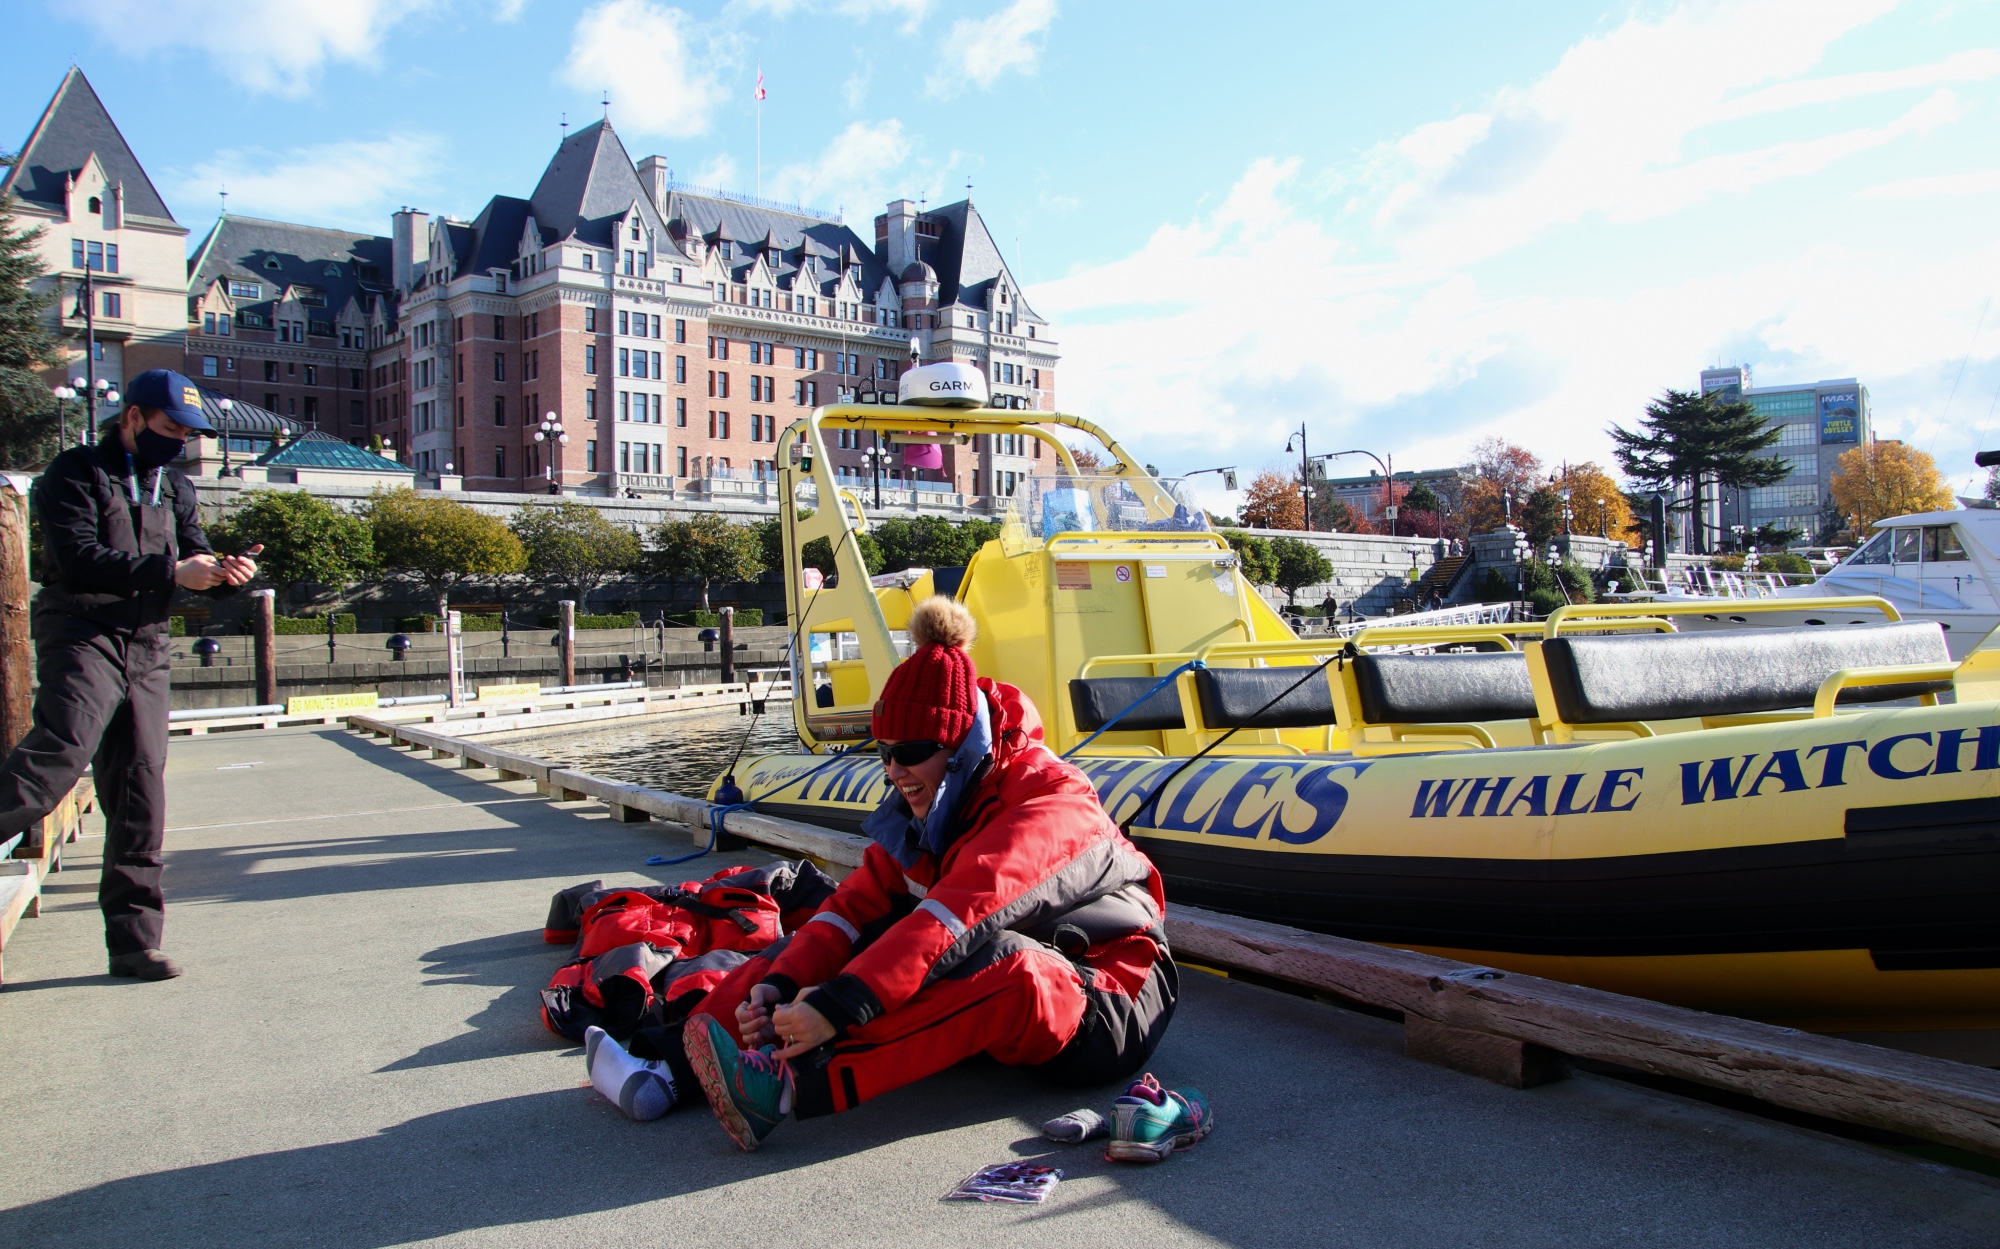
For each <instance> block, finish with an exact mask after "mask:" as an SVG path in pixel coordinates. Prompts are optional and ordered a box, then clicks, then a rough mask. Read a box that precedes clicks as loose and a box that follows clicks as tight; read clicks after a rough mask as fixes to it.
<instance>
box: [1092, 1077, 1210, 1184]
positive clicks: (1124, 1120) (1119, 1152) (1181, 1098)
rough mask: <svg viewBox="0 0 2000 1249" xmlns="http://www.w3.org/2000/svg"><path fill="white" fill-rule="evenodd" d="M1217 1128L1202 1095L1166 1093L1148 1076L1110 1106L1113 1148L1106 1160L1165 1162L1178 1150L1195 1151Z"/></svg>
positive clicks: (1195, 1093) (1194, 1091) (1165, 1090)
mask: <svg viewBox="0 0 2000 1249" xmlns="http://www.w3.org/2000/svg"><path fill="white" fill-rule="evenodd" d="M1214 1126H1215V1121H1214V1119H1212V1118H1211V1117H1210V1116H1209V1113H1208V1099H1207V1098H1205V1097H1203V1096H1202V1095H1201V1094H1200V1092H1198V1091H1197V1090H1195V1089H1188V1090H1187V1091H1186V1092H1179V1091H1177V1090H1174V1089H1163V1088H1161V1087H1160V1082H1159V1081H1158V1080H1155V1079H1154V1078H1153V1076H1152V1073H1151V1072H1148V1073H1147V1074H1146V1075H1144V1076H1143V1077H1141V1078H1140V1080H1139V1082H1138V1083H1137V1084H1134V1085H1133V1086H1132V1087H1131V1088H1129V1089H1127V1090H1125V1096H1123V1097H1121V1098H1119V1099H1118V1100H1117V1101H1115V1102H1112V1103H1111V1144H1110V1146H1109V1147H1107V1148H1106V1149H1105V1151H1104V1156H1105V1157H1106V1158H1108V1159H1110V1160H1111V1161H1113V1162H1162V1161H1164V1160H1165V1159H1166V1156H1167V1155H1168V1154H1171V1153H1173V1152H1175V1151H1176V1150H1181V1149H1192V1148H1194V1146H1195V1142H1197V1141H1199V1140H1200V1139H1201V1138H1202V1137H1204V1136H1207V1135H1208V1130H1209V1129H1210V1128H1212V1127H1214Z"/></svg>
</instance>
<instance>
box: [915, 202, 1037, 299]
mask: <svg viewBox="0 0 2000 1249" xmlns="http://www.w3.org/2000/svg"><path fill="white" fill-rule="evenodd" d="M923 220H925V221H932V222H936V223H937V224H938V225H940V226H942V227H943V230H942V232H941V233H942V237H940V238H934V239H927V238H923V237H922V236H921V235H920V236H919V237H918V240H917V242H918V251H919V252H920V253H921V255H922V256H923V259H924V260H925V261H926V262H927V263H929V264H930V265H931V266H932V267H933V268H935V269H936V270H937V273H938V306H939V307H941V308H943V307H949V306H951V305H952V304H955V303H963V304H966V305H967V306H969V307H973V308H986V309H987V310H988V311H991V308H990V306H989V305H988V303H987V299H988V297H989V296H990V295H991V294H992V291H993V282H994V280H995V279H996V278H998V277H1000V276H1001V275H1002V274H1006V276H1007V284H1008V285H1009V286H1011V287H1012V288H1013V289H1014V293H1015V299H1016V301H1017V302H1016V305H1015V306H1016V307H1018V308H1019V309H1020V311H1019V313H1018V314H1017V315H1019V316H1020V318H1021V319H1022V320H1023V321H1032V322H1034V323H1036V324H1038V325H1046V324H1048V322H1047V321H1045V320H1043V319H1042V318H1041V317H1040V316H1039V315H1037V314H1036V312H1035V311H1034V309H1032V308H1030V307H1028V301H1027V299H1026V297H1024V296H1022V295H1021V293H1020V292H1021V283H1020V282H1019V281H1018V280H1017V279H1016V278H1015V277H1014V275H1013V274H1012V273H1011V272H1009V271H1008V269H1007V262H1006V260H1005V259H1003V258H1002V257H1001V255H1000V245H999V244H998V243H995V242H994V241H993V235H992V234H991V233H990V232H989V231H988V230H987V229H986V222H985V221H984V220H983V219H982V218H981V217H980V215H979V210H978V209H977V208H974V207H973V206H972V201H971V200H960V201H959V202H958V203H956V204H947V205H945V206H944V207H943V208H938V209H933V210H932V211H930V212H927V213H925V214H924V215H923Z"/></svg>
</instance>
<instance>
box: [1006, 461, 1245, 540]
mask: <svg viewBox="0 0 2000 1249" xmlns="http://www.w3.org/2000/svg"><path fill="white" fill-rule="evenodd" d="M1004 523H1005V528H1006V533H1007V534H1008V535H1011V536H1012V538H1013V540H1014V541H1016V542H1019V543H1021V544H1023V545H1026V546H1039V545H1041V544H1042V543H1044V542H1047V541H1048V540H1049V539H1050V538H1052V537H1054V536H1055V535H1057V534H1059V533H1201V532H1205V531H1206V530H1207V529H1208V528H1209V524H1208V515H1207V513H1205V512H1203V511H1202V510H1201V507H1200V506H1199V505H1198V504H1196V503H1195V502H1194V499H1193V496H1192V495H1191V494H1190V493H1188V491H1187V490H1186V488H1185V486H1184V484H1183V483H1182V482H1180V481H1178V480H1162V479H1160V478H1150V477H1132V476H1118V477H1112V476H1102V477H1098V476H1077V477H1071V476H1069V475H1067V474H1057V475H1055V476H1051V477H1024V478H1021V479H1020V480H1019V481H1017V482H1016V483H1015V486H1014V493H1013V494H1012V495H1010V496H1009V497H1008V499H1007V511H1006V519H1005V522H1004Z"/></svg>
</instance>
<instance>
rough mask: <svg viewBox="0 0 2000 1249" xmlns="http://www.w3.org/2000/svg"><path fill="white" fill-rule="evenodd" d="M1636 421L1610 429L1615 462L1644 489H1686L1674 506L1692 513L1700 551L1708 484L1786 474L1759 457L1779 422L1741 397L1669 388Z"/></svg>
mask: <svg viewBox="0 0 2000 1249" xmlns="http://www.w3.org/2000/svg"><path fill="white" fill-rule="evenodd" d="M1639 426H1640V427H1639V429H1638V430H1637V431H1633V430H1628V429H1624V428H1622V427H1620V426H1617V425H1613V426H1612V427H1611V429H1610V431H1609V432H1610V434H1611V441H1612V444H1613V445H1612V454H1613V455H1615V456H1616V457H1617V458H1618V467H1619V468H1620V469H1621V470H1623V472H1624V473H1625V475H1626V476H1627V477H1629V478H1631V479H1632V480H1633V481H1634V482H1635V483H1637V484H1638V485H1640V486H1641V487H1643V488H1644V489H1648V490H1671V489H1674V488H1676V487H1680V488H1683V489H1684V490H1685V499H1684V501H1683V502H1682V504H1681V505H1680V507H1679V508H1678V509H1677V510H1681V511H1687V512H1691V513H1692V514H1693V516H1694V519H1695V524H1694V526H1693V529H1692V532H1693V534H1694V548H1695V550H1696V551H1697V552H1699V553H1705V552H1706V551H1707V549H1708V535H1707V533H1706V532H1705V526H1704V525H1703V524H1702V511H1703V500H1704V499H1706V498H1707V496H1708V490H1709V488H1710V486H1711V485H1713V486H1714V487H1716V488H1717V489H1720V488H1722V487H1725V486H1726V487H1729V488H1730V489H1733V490H1747V489H1749V488H1751V487H1754V486H1775V485H1777V484H1778V483H1779V482H1781V481H1783V480H1784V479H1785V478H1786V477H1787V476H1788V475H1789V474H1790V472H1791V469H1790V466H1788V465H1787V464H1786V463H1785V462H1784V461H1783V460H1781V459H1779V458H1777V457H1775V456H1767V455H1763V454H1760V453H1761V452H1763V451H1765V450H1767V449H1769V448H1770V447H1771V446H1773V445H1774V444H1775V443H1776V442H1777V441H1778V433H1779V431H1778V427H1777V426H1775V425H1766V424H1765V423H1764V418H1763V417H1761V416H1758V415H1757V410H1756V409H1755V408H1752V407H1751V406H1750V405H1749V404H1747V403H1744V402H1743V401H1742V400H1740V399H1738V400H1730V399H1724V398H1722V397H1721V396H1719V395H1700V394H1695V393H1694V392H1692V391H1685V390H1674V389H1671V388H1669V389H1668V390H1667V391H1666V392H1665V393H1663V394H1662V395H1661V396H1660V397H1659V398H1658V399H1655V400H1653V401H1652V402H1651V403H1649V404H1647V405H1646V415H1645V416H1644V417H1643V418H1642V419H1641V420H1640V422H1639Z"/></svg>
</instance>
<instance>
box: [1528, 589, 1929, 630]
mask: <svg viewBox="0 0 2000 1249" xmlns="http://www.w3.org/2000/svg"><path fill="white" fill-rule="evenodd" d="M1729 610H1730V611H1732V612H1752V613H1757V612H1779V611H1783V612H1795V611H1828V612H1840V611H1868V610H1873V611H1879V612H1881V613H1882V616H1883V619H1884V620H1886V621H1888V622H1889V623H1891V624H1894V623H1896V622H1898V621H1900V620H1902V618H1903V615H1902V613H1901V612H1899V611H1897V610H1896V605H1895V604H1894V603H1891V602H1890V601H1889V600H1888V599H1885V598H1882V597H1881V596H1879V595H1874V594H1857V595H1851V596H1847V597H1842V598H1787V599H1754V600H1746V601H1744V602H1741V603H1735V604H1732V605H1731V606H1730V608H1729ZM1714 613H1715V604H1713V603H1675V602H1664V603H1663V602H1659V601H1657V600H1656V601H1654V602H1650V603H1575V604H1571V605H1568V606H1564V607H1558V608H1556V609H1555V610H1554V611H1552V612H1550V613H1549V615H1548V619H1546V620H1544V621H1542V623H1541V632H1542V636H1544V637H1559V636H1561V635H1562V634H1563V632H1564V631H1565V629H1566V628H1567V629H1569V630H1570V631H1574V630H1575V629H1577V628H1586V629H1587V628H1600V627H1602V626H1601V625H1599V624H1597V623H1596V622H1599V621H1604V620H1611V619H1619V618H1663V619H1665V618H1672V617H1674V616H1712V615H1714Z"/></svg>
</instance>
